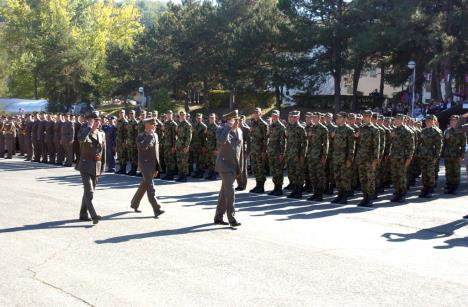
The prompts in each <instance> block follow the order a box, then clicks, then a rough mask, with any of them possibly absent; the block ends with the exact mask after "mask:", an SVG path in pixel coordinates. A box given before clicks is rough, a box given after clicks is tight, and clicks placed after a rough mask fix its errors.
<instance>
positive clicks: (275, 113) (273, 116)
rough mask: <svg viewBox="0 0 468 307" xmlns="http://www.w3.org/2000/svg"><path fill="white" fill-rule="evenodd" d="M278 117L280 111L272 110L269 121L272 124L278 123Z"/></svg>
mask: <svg viewBox="0 0 468 307" xmlns="http://www.w3.org/2000/svg"><path fill="white" fill-rule="evenodd" d="M279 117H280V111H279V110H273V111H272V112H271V121H272V122H273V123H276V122H278V121H279Z"/></svg>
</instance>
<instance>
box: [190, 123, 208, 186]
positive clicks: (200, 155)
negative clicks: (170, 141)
mask: <svg viewBox="0 0 468 307" xmlns="http://www.w3.org/2000/svg"><path fill="white" fill-rule="evenodd" d="M192 128H193V135H192V142H191V144H190V150H191V151H192V155H193V159H194V162H195V165H196V171H195V174H194V176H193V177H194V178H202V177H203V172H204V171H205V168H206V160H207V159H206V153H207V151H206V132H207V126H206V125H205V123H203V122H200V123H198V122H197V123H195V124H194V125H193V127H192Z"/></svg>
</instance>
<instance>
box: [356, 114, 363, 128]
mask: <svg viewBox="0 0 468 307" xmlns="http://www.w3.org/2000/svg"><path fill="white" fill-rule="evenodd" d="M355 123H356V125H358V126H359V125H361V123H362V115H361V114H356V121H355Z"/></svg>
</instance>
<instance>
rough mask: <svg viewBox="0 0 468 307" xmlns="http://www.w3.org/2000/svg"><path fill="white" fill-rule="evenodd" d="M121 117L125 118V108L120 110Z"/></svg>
mask: <svg viewBox="0 0 468 307" xmlns="http://www.w3.org/2000/svg"><path fill="white" fill-rule="evenodd" d="M119 118H120V119H124V118H125V110H120V111H119Z"/></svg>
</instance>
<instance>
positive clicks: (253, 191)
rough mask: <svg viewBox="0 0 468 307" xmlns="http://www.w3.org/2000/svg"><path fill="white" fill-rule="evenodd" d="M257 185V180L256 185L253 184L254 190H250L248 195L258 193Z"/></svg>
mask: <svg viewBox="0 0 468 307" xmlns="http://www.w3.org/2000/svg"><path fill="white" fill-rule="evenodd" d="M258 185H259V181H258V180H257V181H256V184H255V188H253V189H252V190H250V191H249V193H259V192H258Z"/></svg>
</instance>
